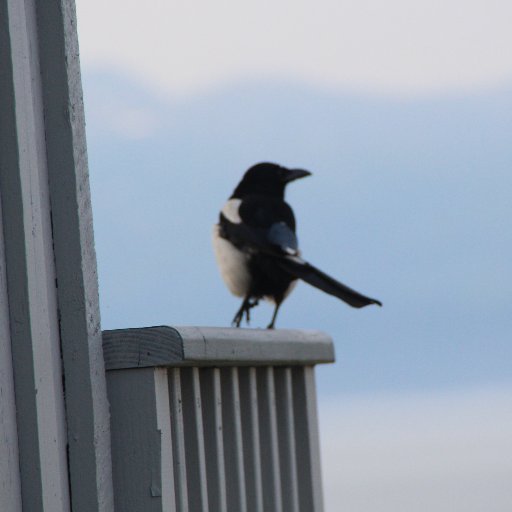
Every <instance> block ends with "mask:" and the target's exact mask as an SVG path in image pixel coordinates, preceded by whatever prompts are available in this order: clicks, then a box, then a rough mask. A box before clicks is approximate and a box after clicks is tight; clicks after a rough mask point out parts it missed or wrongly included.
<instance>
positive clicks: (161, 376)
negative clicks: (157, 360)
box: [153, 368, 177, 512]
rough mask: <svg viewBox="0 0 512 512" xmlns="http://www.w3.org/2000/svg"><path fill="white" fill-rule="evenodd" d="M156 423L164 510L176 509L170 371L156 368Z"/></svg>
mask: <svg viewBox="0 0 512 512" xmlns="http://www.w3.org/2000/svg"><path fill="white" fill-rule="evenodd" d="M153 375H154V379H155V402H156V423H157V430H158V432H159V433H160V450H161V457H160V458H161V461H160V464H161V466H160V472H161V473H160V492H161V494H162V512H177V511H176V491H175V488H174V464H173V456H172V429H171V404H170V397H169V382H168V371H167V369H165V368H155V369H154V373H153Z"/></svg>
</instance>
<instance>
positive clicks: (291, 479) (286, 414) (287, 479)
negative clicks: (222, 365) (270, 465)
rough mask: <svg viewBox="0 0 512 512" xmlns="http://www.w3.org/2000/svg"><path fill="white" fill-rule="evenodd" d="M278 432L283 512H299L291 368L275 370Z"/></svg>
mask: <svg viewBox="0 0 512 512" xmlns="http://www.w3.org/2000/svg"><path fill="white" fill-rule="evenodd" d="M274 381H275V390H276V411H277V430H278V437H279V462H280V468H281V489H282V497H283V510H285V511H286V512H299V489H298V481H297V457H296V453H295V450H296V442H295V416H294V409H293V385H292V370H291V368H275V369H274Z"/></svg>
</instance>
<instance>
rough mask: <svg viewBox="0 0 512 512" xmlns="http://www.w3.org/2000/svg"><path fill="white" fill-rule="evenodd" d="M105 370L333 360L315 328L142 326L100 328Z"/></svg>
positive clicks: (330, 349)
mask: <svg viewBox="0 0 512 512" xmlns="http://www.w3.org/2000/svg"><path fill="white" fill-rule="evenodd" d="M103 353H104V357H105V368H106V369H107V370H119V369H123V368H142V367H148V366H169V367H176V366H263V365H267V366H280V365H303V366H305V365H313V364H319V363H332V362H334V346H333V343H332V339H331V337H330V336H328V335H327V334H325V333H323V332H321V331H305V330H290V329H277V330H266V329H232V328H222V327H169V326H158V327H144V328H135V329H116V330H110V331H103Z"/></svg>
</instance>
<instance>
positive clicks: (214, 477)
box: [200, 368, 227, 511]
mask: <svg viewBox="0 0 512 512" xmlns="http://www.w3.org/2000/svg"><path fill="white" fill-rule="evenodd" d="M200 374H201V397H202V404H203V405H202V407H203V425H204V446H205V452H206V454H205V455H206V474H207V481H208V504H209V510H210V511H215V510H219V511H221V510H227V501H226V475H225V462H224V440H223V436H222V430H223V424H222V391H221V383H220V370H219V369H218V368H203V369H201V370H200Z"/></svg>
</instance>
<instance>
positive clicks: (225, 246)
mask: <svg viewBox="0 0 512 512" xmlns="http://www.w3.org/2000/svg"><path fill="white" fill-rule="evenodd" d="M213 250H214V252H215V258H216V260H217V264H218V266H219V269H220V274H221V276H222V279H223V280H224V282H225V283H226V286H227V287H228V288H229V291H230V292H231V293H232V294H233V295H236V296H237V297H245V295H246V294H247V292H248V291H249V286H250V283H251V276H250V274H249V270H248V268H247V259H248V256H247V255H246V254H244V253H243V252H242V251H239V250H238V249H237V248H236V247H235V246H234V245H233V244H232V243H231V242H228V241H227V240H226V239H224V238H222V237H220V236H219V226H218V225H217V224H216V225H215V226H214V227H213Z"/></svg>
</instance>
